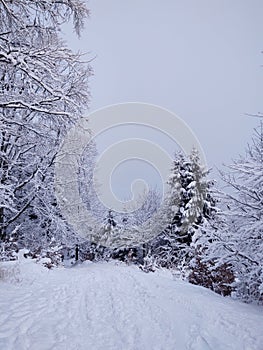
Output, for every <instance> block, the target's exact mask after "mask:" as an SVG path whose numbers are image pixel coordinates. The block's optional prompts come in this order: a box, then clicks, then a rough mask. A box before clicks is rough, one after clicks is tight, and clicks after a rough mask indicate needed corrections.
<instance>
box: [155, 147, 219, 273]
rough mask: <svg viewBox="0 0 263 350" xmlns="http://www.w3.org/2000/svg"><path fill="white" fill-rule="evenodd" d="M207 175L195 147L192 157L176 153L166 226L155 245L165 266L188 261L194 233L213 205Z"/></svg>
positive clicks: (159, 258)
mask: <svg viewBox="0 0 263 350" xmlns="http://www.w3.org/2000/svg"><path fill="white" fill-rule="evenodd" d="M207 174H208V171H207V170H205V169H204V168H203V167H202V166H201V164H200V159H199V156H198V153H197V151H196V150H193V151H192V153H191V155H190V156H189V157H186V156H185V155H183V154H182V153H178V154H177V155H176V158H175V160H174V164H173V169H172V173H171V175H170V177H169V180H168V184H169V188H170V193H169V194H168V196H167V198H166V200H165V204H164V208H163V215H162V217H163V220H164V223H165V224H166V227H165V229H164V230H163V232H162V233H161V234H160V235H159V236H158V239H157V241H156V243H155V244H156V247H155V248H154V250H155V254H157V259H158V260H159V263H160V264H161V265H163V266H169V267H172V266H173V267H175V266H179V265H184V264H185V263H186V262H188V261H189V251H190V245H191V243H192V240H193V236H194V234H196V232H197V231H198V229H199V227H200V224H201V223H202V222H203V220H204V219H205V218H207V217H208V215H209V213H210V211H211V210H212V208H213V206H214V200H213V198H212V196H211V194H210V190H209V188H210V187H211V181H210V180H208V179H207Z"/></svg>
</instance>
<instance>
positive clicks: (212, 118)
mask: <svg viewBox="0 0 263 350" xmlns="http://www.w3.org/2000/svg"><path fill="white" fill-rule="evenodd" d="M88 6H89V8H90V11H91V16H90V19H89V21H87V23H86V28H85V31H84V32H83V34H82V37H81V39H80V40H79V39H77V38H76V37H74V35H73V34H71V33H70V31H69V30H68V29H67V30H66V35H67V38H68V40H69V45H70V46H71V47H72V48H73V50H77V49H78V50H80V51H82V52H89V57H90V58H92V57H95V58H94V60H93V62H92V66H93V69H94V77H93V78H92V79H91V83H90V88H91V94H92V99H91V104H90V111H94V110H96V109H98V108H101V107H103V106H106V105H111V104H115V103H119V102H128V101H139V102H147V103H153V104H155V105H159V106H161V107H164V108H166V109H169V110H170V111H172V112H174V113H176V114H177V115H178V116H179V117H181V118H182V119H183V120H184V121H185V122H186V123H187V124H188V125H189V126H190V127H191V128H192V130H193V131H194V133H195V134H196V136H197V138H198V139H199V141H200V143H201V145H202V147H203V149H204V152H205V154H206V157H207V161H208V164H209V165H210V166H218V167H220V166H221V164H222V163H223V162H226V163H229V162H230V161H231V159H233V158H235V157H237V156H238V154H240V153H243V151H244V148H245V146H246V143H247V142H248V141H249V140H250V138H251V134H252V131H253V127H255V126H256V125H257V123H258V121H257V120H255V118H251V117H247V116H246V115H245V114H246V113H252V114H253V113H258V112H260V111H261V112H262V111H263V100H262V91H263V68H262V64H263V55H262V53H261V50H262V49H263V21H262V15H263V2H262V0H250V1H245V0H231V1H229V0H198V1H197V0H132V1H130V0H125V1H124V0H110V1H109V0H90V1H88Z"/></svg>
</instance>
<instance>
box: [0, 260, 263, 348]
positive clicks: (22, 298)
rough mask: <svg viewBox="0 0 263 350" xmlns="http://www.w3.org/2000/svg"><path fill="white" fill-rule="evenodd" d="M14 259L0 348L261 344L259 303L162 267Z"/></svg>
mask: <svg viewBox="0 0 263 350" xmlns="http://www.w3.org/2000/svg"><path fill="white" fill-rule="evenodd" d="M13 264H14V263H13ZM20 265H21V266H20V269H21V274H20V276H21V277H20V279H21V281H20V282H19V283H18V284H13V283H9V282H3V281H1V282H0V349H3V350H9V349H10V350H11V349H15V350H24V349H30V350H73V349H74V350H82V349H83V350H111V349H112V350H115V349H116V350H117V349H118V350H129V349H130V350H147V349H149V350H153V349H156V350H161V349H162V350H169V349H171V350H184V349H187V350H188V349H189V350H207V349H211V350H230V349H232V350H262V349H263V308H262V307H258V306H253V305H246V304H243V303H240V302H237V301H234V300H231V299H230V298H223V297H220V296H219V295H216V294H214V293H212V292H210V291H209V290H206V289H204V288H201V287H197V286H193V285H190V284H188V283H185V282H182V281H177V280H176V281H175V280H174V279H173V278H172V276H171V275H170V274H169V273H168V272H158V273H148V274H146V273H144V272H142V271H140V270H139V269H137V268H136V267H134V266H127V265H124V264H119V265H116V264H115V263H97V264H93V263H84V264H82V265H79V266H76V267H73V268H58V269H54V270H47V269H45V268H43V267H42V266H40V265H37V264H35V263H34V262H32V261H30V260H28V261H24V262H23V263H21V264H20ZM18 276H19V274H18Z"/></svg>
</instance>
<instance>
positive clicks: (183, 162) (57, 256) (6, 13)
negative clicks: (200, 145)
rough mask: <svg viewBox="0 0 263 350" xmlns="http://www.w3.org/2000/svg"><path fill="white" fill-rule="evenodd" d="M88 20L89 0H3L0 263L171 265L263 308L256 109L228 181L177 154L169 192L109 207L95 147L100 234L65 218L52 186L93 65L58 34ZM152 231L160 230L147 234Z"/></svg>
mask: <svg viewBox="0 0 263 350" xmlns="http://www.w3.org/2000/svg"><path fill="white" fill-rule="evenodd" d="M88 16H89V9H88V8H87V5H86V2H85V1H82V0H65V1H55V0H50V1H46V0H39V1H34V0H26V1H20V0H0V247H1V253H0V260H1V262H3V261H12V260H17V259H18V257H19V251H21V250H22V249H26V253H25V256H26V257H27V258H28V259H35V260H36V261H38V262H39V263H42V264H44V266H46V267H47V268H49V269H55V268H56V267H58V266H63V265H65V264H69V265H70V264H75V263H77V262H78V263H81V262H83V261H86V260H89V261H110V260H120V261H123V262H126V263H127V264H128V265H133V264H134V265H136V266H138V268H140V269H141V270H143V271H144V272H145V273H154V272H155V271H157V270H158V269H162V268H167V269H169V270H171V271H172V273H174V274H175V275H177V276H180V278H181V279H183V280H186V281H189V282H190V283H192V284H195V285H199V286H203V287H206V288H209V289H211V290H212V291H214V292H216V293H219V294H221V295H223V296H232V297H233V298H236V299H240V300H242V301H244V302H247V303H257V304H262V303H263V268H262V267H263V119H262V116H261V115H260V114H259V115H257V116H255V117H253V116H251V117H249V118H257V119H258V127H256V128H255V130H254V133H253V137H252V139H251V140H248V146H247V149H244V150H243V155H241V156H237V157H236V159H235V161H233V163H232V164H228V165H226V166H224V168H223V170H220V171H219V172H218V177H219V178H220V179H221V180H220V181H221V182H222V183H223V184H224V185H223V186H222V185H219V182H217V181H216V180H215V179H214V178H213V177H212V176H211V170H207V169H205V168H204V166H203V165H202V163H201V161H200V155H199V154H198V152H197V150H196V149H193V150H192V152H191V153H190V154H185V153H184V152H179V151H177V152H175V154H174V160H173V163H172V164H171V171H170V176H169V178H168V188H169V190H168V191H167V193H166V195H165V197H164V198H163V199H161V196H160V193H158V191H157V190H156V189H150V190H149V191H148V193H147V194H146V195H142V198H141V205H140V208H139V209H136V210H134V211H129V213H127V214H125V213H118V212H116V211H114V210H111V209H110V208H106V207H104V206H103V204H101V203H100V201H99V199H98V197H97V195H96V191H95V190H94V188H93V187H92V176H93V170H94V166H95V163H96V156H97V150H96V144H95V143H90V144H89V148H88V149H86V150H85V153H84V154H83V164H81V166H80V174H79V191H80V192H81V197H82V198H83V202H84V203H85V205H86V206H87V207H88V208H89V209H90V210H91V211H92V213H93V214H94V215H95V216H96V217H98V218H100V222H99V223H98V224H97V225H93V224H91V226H92V227H91V230H92V232H93V233H94V235H93V236H94V237H95V236H96V237H98V239H94V240H91V239H88V238H87V239H85V238H84V237H82V236H80V235H78V232H76V231H75V230H74V228H73V227H72V226H71V225H70V224H69V223H68V222H67V219H66V218H65V217H64V215H63V213H62V212H61V210H60V206H59V204H58V201H57V197H56V191H55V175H54V174H55V166H56V156H57V154H58V152H59V149H60V147H61V144H62V143H63V140H64V138H65V136H66V135H67V133H68V132H69V130H70V129H71V128H72V127H73V126H74V125H76V124H77V123H78V122H79V121H80V120H81V119H82V118H83V116H84V113H85V110H86V109H87V106H89V103H90V98H91V97H90V89H89V81H90V78H91V76H92V75H93V71H92V67H91V65H92V62H86V61H85V60H84V59H83V57H82V55H81V54H80V53H74V52H73V51H72V50H71V49H70V48H69V47H68V46H67V44H66V43H65V42H64V41H63V39H62V37H61V33H60V32H61V26H62V25H63V24H64V23H66V22H70V21H71V22H72V25H73V30H74V31H75V33H76V35H77V36H78V35H80V33H81V30H82V28H83V25H84V23H85V20H86V19H87V17H88ZM221 182H220V183H221ZM87 183H88V184H89V185H88V186H87V185H86V184H87ZM84 184H85V185H84ZM146 231H147V232H146ZM147 234H149V235H150V236H151V237H153V238H151V239H150V240H148V241H145V240H144V239H142V240H141V241H140V239H139V240H138V237H144V236H145V235H147ZM87 237H88V235H87ZM133 237H136V238H134V239H133ZM126 241H127V244H125V242H126ZM0 271H1V266H0ZM0 276H1V273H0Z"/></svg>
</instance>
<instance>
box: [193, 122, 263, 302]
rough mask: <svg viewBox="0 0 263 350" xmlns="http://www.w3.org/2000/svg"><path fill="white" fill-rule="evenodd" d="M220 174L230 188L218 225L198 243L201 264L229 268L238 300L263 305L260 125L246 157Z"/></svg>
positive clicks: (262, 131) (262, 134) (262, 126)
mask: <svg viewBox="0 0 263 350" xmlns="http://www.w3.org/2000/svg"><path fill="white" fill-rule="evenodd" d="M228 169H229V172H228V173H223V172H222V173H221V175H222V178H223V180H224V181H225V182H226V184H227V185H228V186H229V189H230V190H229V192H228V193H227V194H225V195H224V196H223V199H222V201H223V203H224V204H225V209H224V211H222V212H221V213H220V218H219V220H218V222H217V223H216V224H215V225H214V227H213V228H212V229H211V230H207V232H206V235H203V236H202V237H201V238H200V239H199V243H200V245H201V246H202V247H204V248H203V256H202V259H203V261H213V262H214V263H215V264H216V266H222V265H223V264H226V266H228V267H231V269H232V271H233V272H234V274H235V277H236V280H235V283H233V284H232V287H233V288H234V289H235V291H236V295H237V297H239V298H241V299H243V300H246V301H258V302H261V303H262V302H263V271H262V266H263V123H262V122H261V124H260V126H259V127H258V128H256V129H255V132H254V136H253V138H252V143H251V144H250V145H249V146H248V149H247V152H246V154H245V156H242V157H240V158H239V159H237V160H236V161H235V162H234V163H233V164H231V165H228Z"/></svg>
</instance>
